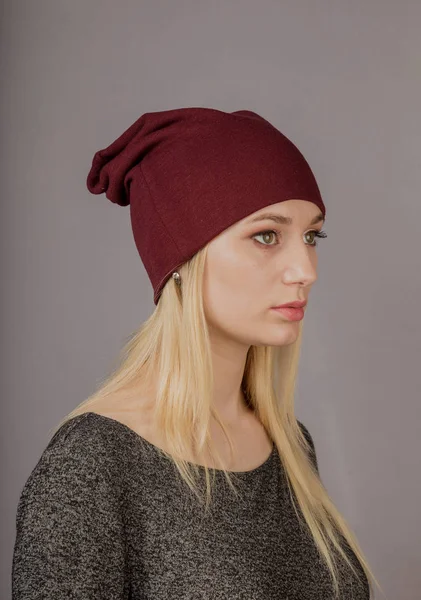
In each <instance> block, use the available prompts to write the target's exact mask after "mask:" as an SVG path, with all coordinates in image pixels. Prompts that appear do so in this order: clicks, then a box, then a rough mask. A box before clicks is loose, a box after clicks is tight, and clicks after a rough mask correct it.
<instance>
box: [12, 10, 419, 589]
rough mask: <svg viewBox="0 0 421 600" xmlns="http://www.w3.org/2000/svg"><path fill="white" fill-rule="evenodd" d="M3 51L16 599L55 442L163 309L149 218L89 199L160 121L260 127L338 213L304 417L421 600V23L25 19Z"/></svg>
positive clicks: (306, 345)
mask: <svg viewBox="0 0 421 600" xmlns="http://www.w3.org/2000/svg"><path fill="white" fill-rule="evenodd" d="M2 5H3V6H2V8H3V11H2V12H3V17H2V24H1V27H2V31H1V49H0V50H1V53H0V55H1V68H2V83H3V85H2V93H1V143H2V154H1V167H0V168H1V182H2V183H1V214H2V218H1V221H0V223H1V236H0V243H1V252H0V257H1V264H2V279H1V281H2V285H1V287H2V317H3V320H2V336H1V338H2V355H1V382H2V393H1V399H2V406H1V408H2V414H1V465H2V482H1V487H2V494H1V509H2V510H1V520H2V522H1V532H2V535H1V552H2V561H1V575H0V576H1V589H0V596H1V597H2V598H7V597H9V596H10V580H11V565H12V550H13V544H14V540H15V514H16V507H17V502H18V498H19V494H20V492H21V489H22V487H23V485H24V482H25V480H26V478H27V477H28V476H29V473H30V471H31V470H32V469H33V468H34V466H35V464H36V462H37V460H38V458H39V456H40V454H41V452H42V450H43V449H44V447H45V445H46V443H47V438H48V431H49V429H50V428H52V427H53V426H55V424H56V423H57V422H58V421H59V420H60V419H61V418H62V417H63V416H64V415H65V414H67V413H68V412H70V410H72V409H73V408H74V407H75V406H76V405H77V404H79V403H80V402H81V401H82V400H84V399H85V398H86V397H87V396H88V395H89V394H90V393H92V392H93V390H94V388H95V386H96V383H97V381H99V380H100V379H101V378H102V377H104V376H105V374H106V373H108V370H109V369H110V368H111V366H112V365H113V364H114V361H115V359H116V357H117V355H118V352H119V350H120V348H121V346H122V345H123V343H124V341H125V339H126V337H127V336H128V335H129V334H130V333H131V332H132V331H133V330H134V329H136V328H137V327H139V325H140V323H141V322H142V321H143V320H144V319H146V318H147V317H148V316H149V315H150V313H151V312H152V311H153V309H154V305H153V297H152V288H151V285H150V283H149V280H148V278H147V275H146V272H145V270H144V267H143V265H142V263H141V261H140V258H139V256H138V254H137V251H136V248H135V245H134V240H133V238H132V233H131V229H130V218H129V210H128V209H127V208H122V207H120V206H117V205H113V204H112V203H111V202H110V201H109V200H107V199H106V198H105V196H104V195H102V196H92V195H91V194H89V192H88V191H87V189H86V187H85V181H86V176H87V173H88V171H89V168H90V165H91V160H92V157H93V154H94V152H95V151H96V150H98V149H99V148H103V147H105V146H107V145H108V144H109V143H110V142H111V141H113V140H114V139H115V137H117V136H118V135H119V134H120V133H121V132H122V131H123V130H124V129H126V128H127V127H128V126H129V125H130V124H131V123H132V122H133V121H134V120H135V119H137V118H138V117H139V116H140V115H141V114H143V113H144V112H148V111H156V110H167V109H171V108H177V107H185V106H205V107H211V108H217V109H221V110H225V111H234V110H241V109H248V110H254V111H256V112H258V113H259V114H261V115H262V116H263V117H265V118H267V119H268V120H269V121H271V122H272V123H273V124H274V125H275V126H276V127H277V128H279V129H280V130H281V131H282V132H283V133H285V134H286V135H287V136H288V137H290V138H291V139H292V140H293V141H294V142H295V143H296V144H297V146H298V147H299V148H300V149H301V150H302V152H303V153H304V155H305V156H306V158H307V159H308V161H309V163H310V165H311V167H312V169H313V170H314V173H315V175H316V178H317V180H318V182H319V185H320V189H321V193H322V196H323V197H324V200H325V203H326V206H327V220H326V225H325V227H324V229H325V230H326V232H327V233H328V238H327V239H326V240H322V241H321V242H320V244H319V250H318V253H319V277H318V281H317V282H316V284H315V286H314V288H313V290H312V294H311V302H310V303H309V307H308V310H307V312H306V317H305V323H304V341H303V349H302V356H301V364H300V374H299V380H298V389H297V398H296V400H297V416H298V417H299V418H300V419H301V420H302V421H303V422H304V423H305V424H306V425H307V427H308V429H309V430H310V432H311V434H312V436H313V439H314V441H315V445H316V450H317V454H318V460H319V465H320V472H321V476H322V478H323V480H324V483H325V486H326V487H327V489H328V491H329V493H330V494H331V496H332V498H333V500H334V501H335V502H336V504H337V506H338V508H339V509H340V510H341V512H342V513H343V515H344V516H345V518H346V519H347V520H348V522H349V523H350V525H351V527H352V528H353V530H354V531H355V533H356V535H357V538H358V540H359V542H360V544H361V547H362V549H363V551H364V553H365V554H366V556H367V558H368V561H369V563H370V565H371V567H372V568H373V570H374V573H375V575H376V576H377V578H378V579H379V581H380V584H381V585H382V587H383V589H384V590H385V593H386V595H387V597H388V598H389V599H390V600H416V599H417V598H419V597H420V596H419V593H420V592H419V590H420V589H421V545H420V533H421V531H420V528H421V527H420V523H421V521H420V517H419V507H420V506H421V485H420V462H421V461H420V450H419V440H420V424H421V408H420V404H421V403H420V395H421V394H420V367H421V318H420V308H419V307H420V294H421V281H420V280H421V275H420V271H421V260H420V254H421V253H420V226H421V202H420V189H421V164H420V162H421V161H420V156H421V152H420V147H421V118H420V106H421V37H420V35H419V30H420V23H421V4H420V3H418V2H416V1H415V0H400V1H399V2H398V1H397V0H395V1H393V2H392V1H391V0H372V1H371V2H366V1H365V0H353V1H352V2H350V1H349V2H345V1H343V0H342V1H341V0H339V1H335V2H334V1H328V0H319V1H318V2H315V1H314V0H306V1H302V0H294V1H289V2H287V1H282V0H276V1H275V0H259V2H256V1H251V0H238V1H231V2H230V1H229V0H224V1H220V0H212V1H210V2H209V1H206V2H205V1H199V0H189V1H187V0H176V1H171V0H165V1H164V0H151V1H149V2H142V1H134V0H132V1H122V2H115V1H114V2H111V1H110V0H106V1H105V0H104V1H88V2H87V1H86V0H72V1H68V0H67V1H64V0H37V1H36V2H34V1H29V0H26V1H23V0H9V1H8V2H3V3H2Z"/></svg>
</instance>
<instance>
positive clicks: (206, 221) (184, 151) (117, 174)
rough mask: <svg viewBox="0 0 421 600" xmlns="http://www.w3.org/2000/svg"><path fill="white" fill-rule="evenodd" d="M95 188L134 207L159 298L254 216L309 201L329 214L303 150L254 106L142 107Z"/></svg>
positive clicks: (96, 174) (97, 167) (90, 182)
mask: <svg viewBox="0 0 421 600" xmlns="http://www.w3.org/2000/svg"><path fill="white" fill-rule="evenodd" d="M87 188H88V190H89V191H90V192H91V193H93V194H101V193H104V192H105V195H106V197H107V198H108V199H109V200H111V202H114V203H115V204H118V205H120V206H128V205H130V218H131V224H132V231H133V236H134V240H135V244H136V247H137V250H138V252H139V255H140V258H141V260H142V262H143V265H144V267H145V269H146V272H147V274H148V277H149V279H150V281H151V284H152V287H153V291H154V298H153V300H154V304H155V305H156V304H157V303H158V300H159V296H160V294H161V292H162V288H163V287H164V285H165V283H166V282H167V280H168V279H169V278H170V277H171V275H172V273H173V271H174V270H176V269H177V267H179V266H181V265H182V264H183V263H184V262H186V261H187V260H189V259H190V258H192V257H193V256H194V254H195V253H196V252H198V251H199V250H200V249H201V248H203V247H204V246H205V245H206V244H207V243H208V242H210V241H211V240H212V239H213V238H214V237H216V236H217V235H218V234H220V233H221V232H222V231H224V230H225V229H227V228H228V227H230V226H231V225H233V224H234V223H236V222H237V221H239V220H241V219H243V218H245V217H247V216H248V215H250V214H251V213H254V212H256V211H257V210H259V209H261V208H264V207H265V206H268V205H270V204H276V203H278V202H283V201H286V200H291V199H301V200H307V201H309V202H313V203H314V204H316V205H317V206H318V207H319V208H320V209H321V212H322V214H323V216H325V214H326V210H325V205H324V203H323V200H322V198H321V195H320V191H319V188H318V185H317V182H316V179H315V177H314V175H313V173H312V171H311V169H310V166H309V164H308V163H307V161H306V159H305V158H304V156H303V155H302V154H301V152H300V151H299V150H298V148H297V147H296V146H295V145H294V144H293V143H292V142H291V141H290V140H289V139H288V138H287V137H286V136H285V135H284V134H282V133H281V132H280V131H279V130H278V129H276V128H275V127H274V126H273V125H272V124H271V123H269V121H267V120H266V119H264V118H263V117H261V116H260V115H258V114H257V113H255V112H252V111H250V110H238V111H235V112H231V113H229V112H224V111H221V110H217V109H213V108H202V107H187V108H176V109H173V110H164V111H157V112H147V113H144V114H143V115H142V116H140V117H139V118H138V119H137V120H136V121H135V122H134V123H133V124H132V125H131V126H130V127H129V128H128V129H126V131H124V132H123V133H122V134H121V135H120V136H119V137H118V138H117V139H116V140H115V141H114V142H112V143H111V144H110V145H109V146H108V147H107V148H105V149H103V150H98V151H97V152H96V153H95V155H94V157H93V160H92V167H91V169H90V171H89V175H88V177H87Z"/></svg>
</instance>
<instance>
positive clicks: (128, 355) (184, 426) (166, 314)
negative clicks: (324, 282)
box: [53, 246, 381, 598]
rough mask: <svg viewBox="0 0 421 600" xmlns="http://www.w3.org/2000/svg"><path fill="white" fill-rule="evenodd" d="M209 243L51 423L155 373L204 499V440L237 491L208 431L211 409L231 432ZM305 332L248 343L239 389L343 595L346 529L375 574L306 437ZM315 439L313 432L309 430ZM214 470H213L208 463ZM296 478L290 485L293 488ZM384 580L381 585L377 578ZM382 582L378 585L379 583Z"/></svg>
mask: <svg viewBox="0 0 421 600" xmlns="http://www.w3.org/2000/svg"><path fill="white" fill-rule="evenodd" d="M206 254H207V246H205V247H204V248H202V249H201V250H200V251H199V252H197V253H196V254H195V256H194V257H193V258H192V259H191V260H189V261H188V262H186V263H184V264H183V265H182V266H181V267H180V268H179V269H178V272H179V273H180V275H181V280H182V287H181V288H180V287H179V286H178V285H177V283H176V282H175V281H174V280H173V279H170V280H169V281H168V282H167V283H166V285H165V287H164V288H163V291H162V294H161V296H160V299H159V302H158V305H157V307H156V309H155V311H154V312H153V313H152V315H151V316H150V317H149V318H148V319H147V320H146V321H145V322H144V323H143V324H142V325H141V327H140V328H139V330H138V331H136V332H135V333H134V334H132V335H131V336H130V339H129V340H128V341H127V342H126V344H125V346H124V348H123V350H122V352H121V355H120V357H119V360H118V364H117V366H116V367H115V369H114V370H113V372H112V373H111V374H110V375H109V376H108V377H107V378H106V379H105V380H103V382H102V383H101V385H100V386H99V389H97V391H95V392H94V393H93V394H92V395H91V396H89V397H88V398H87V399H86V400H84V401H83V402H82V403H81V404H79V405H78V406H77V407H76V408H75V409H74V410H73V411H72V412H70V413H69V414H68V415H67V416H66V417H64V419H62V420H61V421H60V423H59V424H58V425H57V426H56V427H55V428H54V430H53V434H54V433H55V432H56V431H57V430H58V429H59V428H60V427H61V426H62V425H63V424H64V423H65V422H66V421H68V420H69V419H71V418H73V417H75V416H77V415H79V414H82V413H84V412H87V410H89V408H90V407H92V406H93V405H94V404H95V403H97V402H99V401H100V400H102V399H104V398H105V397H106V396H109V395H110V394H112V393H114V392H117V391H118V390H122V389H124V388H125V387H127V386H130V384H132V383H133V382H134V381H137V380H138V379H139V376H141V377H142V378H143V380H144V381H149V380H150V378H151V377H152V373H155V374H157V375H158V377H157V379H158V382H157V383H158V387H157V393H156V397H155V398H154V409H155V415H156V424H157V426H158V427H159V431H160V432H162V434H163V435H164V438H165V440H166V447H167V448H168V452H167V451H164V450H162V449H160V451H162V453H163V454H164V455H166V456H168V457H169V458H170V459H171V460H173V461H174V464H175V466H176V467H177V469H178V471H179V473H180V475H181V476H182V478H183V479H184V481H185V482H186V484H187V485H188V486H189V488H190V489H191V490H192V491H193V492H194V493H195V494H196V496H197V497H198V499H199V500H201V497H200V494H199V493H198V487H197V485H196V479H195V478H196V476H197V468H196V465H195V464H193V463H191V462H188V461H187V460H185V459H184V458H183V457H185V456H188V455H191V454H192V453H193V454H195V452H196V451H197V450H199V452H201V451H202V450H203V448H205V447H206V448H207V450H208V452H209V454H210V456H211V457H212V458H213V459H214V461H215V463H216V464H221V469H222V471H223V472H224V474H225V477H226V478H227V481H228V483H229V485H230V486H231V488H232V490H233V491H234V492H236V489H235V486H234V485H233V483H232V481H231V475H230V473H229V472H227V471H226V470H225V468H224V467H223V465H222V463H221V461H220V456H219V453H218V452H217V450H216V448H215V447H214V446H213V444H212V439H211V437H210V435H209V423H210V419H211V417H214V418H215V419H216V421H217V422H218V423H219V425H220V426H221V428H222V430H223V431H224V433H225V435H226V437H227V440H228V443H229V445H230V447H231V449H232V448H233V445H232V440H231V438H230V436H229V433H228V431H227V429H226V428H225V426H224V424H223V422H222V420H221V419H220V416H219V415H218V413H217V411H216V410H215V409H214V407H213V403H212V398H213V394H212V385H213V372H212V360H211V347H210V341H209V335H208V329H207V325H206V319H205V313H204V307H203V295H202V289H203V288H202V285H203V274H204V266H205V261H206ZM301 339H302V323H301V324H300V328H299V335H298V338H297V340H296V342H294V343H293V344H290V345H288V346H281V347H274V346H251V347H250V349H249V351H248V354H247V359H246V365H245V370H244V376H243V381H242V389H243V391H244V394H245V397H246V399H247V402H248V403H249V405H250V407H251V408H252V409H253V410H254V411H255V414H256V416H257V417H258V419H259V420H260V422H261V423H262V425H263V426H264V427H265V429H266V431H267V432H268V434H269V436H270V437H271V439H272V440H273V441H274V443H275V445H276V447H277V449H278V451H279V455H280V458H281V461H282V464H283V467H284V469H285V472H286V474H287V477H286V479H287V481H288V486H289V492H290V495H291V499H292V502H293V505H294V509H295V511H296V514H297V517H298V518H300V517H299V515H298V512H297V508H296V505H295V501H294V498H293V493H294V494H295V497H296V499H297V500H298V504H299V507H300V509H301V512H302V515H303V516H304V518H305V521H306V523H307V525H308V527H309V530H310V532H311V534H312V536H313V538H314V541H315V544H316V547H317V549H318V551H319V553H320V556H321V557H322V559H323V560H324V561H325V563H326V565H327V566H328V568H329V571H330V573H331V575H332V581H333V589H334V592H335V596H336V597H338V598H339V585H338V577H339V572H338V570H337V566H336V561H335V559H334V554H333V551H332V548H331V546H330V545H332V546H333V547H334V548H335V549H336V550H337V551H338V552H339V554H340V555H341V556H342V558H343V560H344V561H346V563H347V564H348V565H349V567H350V568H351V570H352V571H353V572H354V573H355V574H356V575H357V577H359V576H358V574H357V573H356V571H355V568H354V567H353V565H352V564H351V563H350V561H349V559H348V557H347V555H346V553H345V552H344V551H343V549H342V546H341V539H340V538H341V536H343V538H344V540H345V541H346V543H347V544H348V545H349V547H350V548H351V549H352V550H353V552H354V553H355V555H356V557H357V559H358V560H359V562H360V564H361V566H362V568H363V570H364V573H365V575H366V577H367V580H368V582H369V587H370V591H372V590H373V581H375V582H376V584H377V585H379V584H378V582H377V580H376V578H375V577H374V575H373V573H372V571H371V569H370V567H369V565H368V563H367V561H366V560H365V558H364V556H363V554H362V551H361V549H360V548H359V545H358V542H357V540H356V538H355V536H354V534H353V533H352V531H351V529H350V527H349V526H348V525H347V522H346V521H345V519H344V517H343V516H342V515H341V514H340V513H339V511H338V510H337V508H336V507H335V506H334V504H333V502H332V500H331V499H330V497H329V495H328V493H327V491H326V489H325V487H324V485H323V483H322V482H321V480H320V477H319V474H318V468H317V463H316V464H314V463H313V460H312V459H311V457H310V453H311V451H312V449H313V450H314V447H312V446H311V444H310V443H309V441H308V440H307V439H306V438H305V436H304V434H303V431H302V430H301V428H300V425H299V422H298V421H297V419H296V417H295V414H294V389H295V382H296V376H297V369H298V362H299V354H300V347H301ZM310 439H311V437H310ZM211 470H213V469H212V468H211ZM205 476H206V509H207V508H208V507H209V503H210V500H211V487H212V486H211V483H210V476H209V468H208V467H205ZM291 486H292V490H293V493H292V490H291ZM379 587H380V586H379ZM380 589H381V588H380Z"/></svg>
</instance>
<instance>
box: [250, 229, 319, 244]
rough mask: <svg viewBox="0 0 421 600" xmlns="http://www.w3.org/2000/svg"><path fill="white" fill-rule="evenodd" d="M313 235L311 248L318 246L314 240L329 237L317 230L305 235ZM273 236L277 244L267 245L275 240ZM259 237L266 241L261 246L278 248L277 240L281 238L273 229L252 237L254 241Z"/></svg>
mask: <svg viewBox="0 0 421 600" xmlns="http://www.w3.org/2000/svg"><path fill="white" fill-rule="evenodd" d="M312 234H313V241H312V242H310V243H309V246H317V241H316V240H315V239H314V238H316V237H318V238H325V237H327V233H326V232H325V231H322V230H321V231H318V230H317V229H312V230H311V231H307V233H305V235H306V236H308V235H310V236H311V235H312ZM272 236H275V240H276V243H275V244H271V243H267V242H268V241H270V239H273V238H272ZM257 237H262V238H265V240H264V241H263V242H258V244H260V245H261V246H276V245H277V243H278V241H277V240H278V237H279V233H278V232H277V231H274V230H273V229H269V230H267V231H260V232H259V233H256V234H255V235H253V236H252V239H254V238H257ZM268 238H269V240H268Z"/></svg>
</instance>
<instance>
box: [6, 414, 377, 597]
mask: <svg viewBox="0 0 421 600" xmlns="http://www.w3.org/2000/svg"><path fill="white" fill-rule="evenodd" d="M299 424H300V426H301V427H302V428H303V431H304V433H305V435H306V437H307V439H309V441H310V443H311V445H312V449H313V452H312V459H313V460H314V461H315V464H316V466H317V459H316V454H315V452H314V445H313V441H312V439H311V436H310V434H309V432H308V430H307V429H306V428H305V427H304V425H303V424H302V423H300V422H299ZM201 471H202V473H201V474H202V475H203V473H204V468H203V467H201ZM236 476H237V480H236V483H237V488H238V489H239V491H241V493H242V498H240V499H236V498H235V496H234V494H233V493H232V491H231V490H230V488H229V487H228V483H227V482H226V480H225V477H224V475H223V472H222V471H217V474H216V488H215V491H214V496H213V503H215V504H212V507H211V509H210V513H208V514H206V516H203V515H204V513H203V508H201V507H200V505H199V503H198V502H197V500H196V498H195V497H194V496H193V494H192V492H191V491H190V489H189V488H188V487H187V485H186V484H185V483H184V482H183V481H182V479H181V476H180V475H179V473H178V471H177V469H176V468H175V466H174V465H173V463H172V462H171V461H170V459H168V458H167V457H165V456H163V455H161V454H159V452H158V450H157V448H156V446H154V445H153V444H152V443H150V442H148V441H147V440H146V439H144V438H143V437H141V436H139V435H138V434H137V433H136V432H135V431H133V430H132V429H130V428H129V427H128V426H126V425H124V424H123V423H121V422H119V421H116V420H114V419H111V418H109V417H104V416H102V415H98V414H96V413H93V412H88V413H84V414H82V415H78V416H76V417H73V418H72V419H71V420H69V421H67V422H66V423H64V425H62V426H61V427H60V429H59V430H58V431H57V432H56V434H55V435H54V437H53V438H52V439H51V440H50V442H49V443H48V446H47V447H46V448H45V450H44V451H43V453H42V455H41V457H40V458H39V460H38V462H37V464H36V466H35V467H34V469H33V471H32V472H31V474H30V475H29V477H28V479H27V481H26V483H25V485H24V487H23V490H22V492H21V495H20V499H19V503H18V506H17V515H16V541H15V546H14V553H13V567H12V590H13V591H12V598H13V600H35V599H37V600H53V599H54V600H64V599H65V598H66V599H72V600H82V599H83V600H94V599H96V600H105V599H106V600H117V599H118V600H120V599H123V598H124V599H130V600H164V599H165V600H172V599H174V600H199V599H200V600H205V599H206V600H240V599H241V600H278V599H279V600H281V599H282V600H329V599H331V598H333V592H332V588H331V582H330V579H329V572H328V570H327V567H325V566H324V564H323V563H322V561H321V559H320V557H319V556H318V554H317V550H316V547H315V545H314V542H313V541H312V539H311V536H310V533H309V532H308V530H307V531H306V529H305V528H303V527H300V524H299V521H298V519H297V516H296V514H295V512H294V507H293V505H292V503H291V499H290V497H289V492H288V488H287V483H286V480H285V473H284V471H283V469H282V466H281V462H280V459H279V455H278V452H277V449H276V446H275V445H274V446H273V450H272V453H271V455H270V456H269V458H268V459H267V460H266V461H265V462H264V463H263V464H261V465H260V466H258V467H257V468H256V469H253V470H251V471H245V472H241V473H238V472H237V473H236ZM202 481H203V482H204V478H203V480H202ZM297 507H298V505H297ZM346 550H347V554H348V556H350V558H351V560H352V561H353V564H355V565H356V566H357V568H358V569H359V572H360V573H361V578H362V581H363V585H361V584H359V582H358V581H357V579H356V578H355V576H354V575H353V574H352V572H351V571H350V569H349V567H347V566H346V565H345V564H344V563H339V566H340V568H341V574H342V575H341V591H342V593H343V596H342V598H344V600H345V599H346V600H351V599H352V600H367V599H368V598H369V588H368V582H367V579H366V577H365V575H364V573H363V571H362V569H361V565H360V564H359V563H358V562H357V559H356V557H355V555H354V553H352V551H351V549H350V548H349V546H348V545H346Z"/></svg>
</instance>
